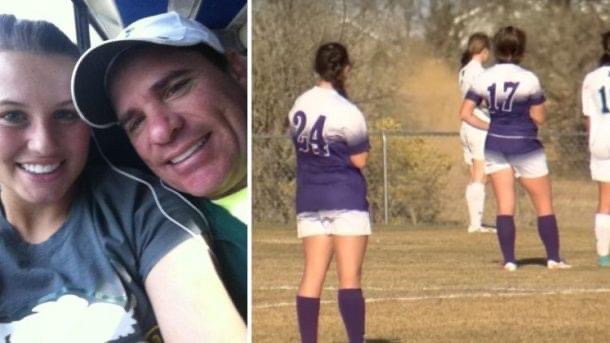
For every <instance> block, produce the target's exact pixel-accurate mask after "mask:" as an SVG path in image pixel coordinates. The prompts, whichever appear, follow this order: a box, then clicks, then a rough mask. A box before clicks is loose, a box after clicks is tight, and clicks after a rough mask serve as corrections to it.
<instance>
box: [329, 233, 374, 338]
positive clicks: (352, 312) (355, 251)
mask: <svg viewBox="0 0 610 343" xmlns="http://www.w3.org/2000/svg"><path fill="white" fill-rule="evenodd" d="M367 243H368V236H334V249H335V261H336V264H337V274H338V279H339V291H338V294H337V299H338V303H339V311H340V312H341V317H342V318H343V323H344V324H345V329H346V331H347V334H348V337H349V342H350V343H362V342H364V332H365V304H364V297H363V295H362V289H361V284H360V282H361V276H362V264H363V262H364V256H365V252H366V246H367Z"/></svg>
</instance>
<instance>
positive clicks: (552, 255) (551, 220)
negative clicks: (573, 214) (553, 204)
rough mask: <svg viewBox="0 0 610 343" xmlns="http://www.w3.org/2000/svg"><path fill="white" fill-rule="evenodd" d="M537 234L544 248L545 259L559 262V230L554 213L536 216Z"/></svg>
mask: <svg viewBox="0 0 610 343" xmlns="http://www.w3.org/2000/svg"><path fill="white" fill-rule="evenodd" d="M538 234H539V235H540V239H541V240H542V243H543V244H544V248H545V249H546V256H547V259H549V260H553V261H555V262H559V261H560V259H559V230H558V229H557V220H556V219H555V215H554V214H550V215H548V216H542V217H538Z"/></svg>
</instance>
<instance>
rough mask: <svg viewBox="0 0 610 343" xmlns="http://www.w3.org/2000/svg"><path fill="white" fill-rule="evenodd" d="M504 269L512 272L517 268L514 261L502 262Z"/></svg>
mask: <svg viewBox="0 0 610 343" xmlns="http://www.w3.org/2000/svg"><path fill="white" fill-rule="evenodd" d="M504 270H506V271H509V272H514V271H515V270H517V264H516V263H514V262H506V264H504Z"/></svg>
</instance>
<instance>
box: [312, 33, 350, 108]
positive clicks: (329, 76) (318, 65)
mask: <svg viewBox="0 0 610 343" xmlns="http://www.w3.org/2000/svg"><path fill="white" fill-rule="evenodd" d="M350 66H351V62H350V59H349V56H348V54H347V49H346V48H345V47H344V46H343V45H342V44H340V43H327V44H324V45H322V46H320V47H319V48H318V51H317V53H316V60H315V65H314V69H315V71H316V73H318V75H320V77H321V78H322V80H324V81H327V82H330V83H331V84H332V86H333V88H334V89H335V90H336V91H337V92H338V93H339V94H341V96H343V97H344V98H346V99H347V98H348V96H347V92H346V91H345V68H347V67H350Z"/></svg>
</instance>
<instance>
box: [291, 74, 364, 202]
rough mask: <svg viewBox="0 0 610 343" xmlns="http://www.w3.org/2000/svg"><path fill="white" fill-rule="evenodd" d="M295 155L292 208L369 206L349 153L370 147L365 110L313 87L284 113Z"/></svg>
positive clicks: (360, 173)
mask: <svg viewBox="0 0 610 343" xmlns="http://www.w3.org/2000/svg"><path fill="white" fill-rule="evenodd" d="M288 119H289V121H290V134H291V136H292V140H293V143H294V146H295V151H296V157H297V194H296V206H297V213H303V212H313V211H321V210H342V209H345V210H362V211H367V210H368V203H367V201H366V181H365V179H364V176H363V175H362V172H361V171H360V169H358V168H356V167H355V166H353V165H352V163H351V161H350V156H351V155H354V154H358V153H361V152H364V151H368V149H369V139H368V133H367V128H366V122H365V120H364V116H363V115H362V113H361V112H360V110H358V108H357V107H356V106H355V105H354V104H352V103H351V102H350V101H349V100H347V99H346V98H344V97H343V96H341V95H340V94H339V93H338V92H337V91H335V90H334V89H328V88H322V87H317V86H316V87H314V88H312V89H310V90H308V91H307V92H305V93H303V94H302V95H301V96H299V97H298V98H297V100H296V101H295V104H294V106H293V107H292V109H291V110H290V112H289V114H288Z"/></svg>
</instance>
